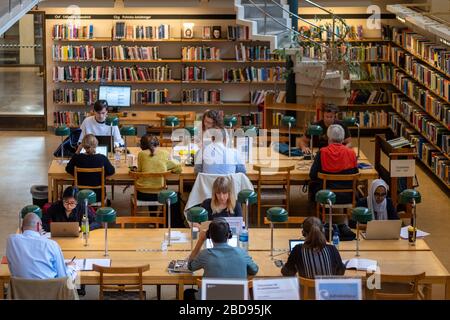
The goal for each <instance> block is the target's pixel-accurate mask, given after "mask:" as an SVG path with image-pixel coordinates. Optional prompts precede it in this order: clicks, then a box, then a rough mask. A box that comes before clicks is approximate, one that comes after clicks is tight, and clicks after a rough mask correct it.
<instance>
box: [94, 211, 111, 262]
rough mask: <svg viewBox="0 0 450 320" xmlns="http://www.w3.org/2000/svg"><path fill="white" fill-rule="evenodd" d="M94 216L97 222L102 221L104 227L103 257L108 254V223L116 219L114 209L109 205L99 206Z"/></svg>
mask: <svg viewBox="0 0 450 320" xmlns="http://www.w3.org/2000/svg"><path fill="white" fill-rule="evenodd" d="M95 218H96V220H97V222H101V223H103V226H104V227H105V257H107V256H108V223H109V222H115V221H116V210H114V209H113V208H110V207H103V208H99V209H98V210H97V212H96V215H95Z"/></svg>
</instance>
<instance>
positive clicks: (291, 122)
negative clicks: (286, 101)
mask: <svg viewBox="0 0 450 320" xmlns="http://www.w3.org/2000/svg"><path fill="white" fill-rule="evenodd" d="M295 121H296V120H295V118H294V117H292V116H283V118H281V123H282V124H284V125H285V126H287V127H288V134H289V158H290V157H291V127H292V126H295Z"/></svg>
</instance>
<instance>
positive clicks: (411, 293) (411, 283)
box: [366, 272, 425, 300]
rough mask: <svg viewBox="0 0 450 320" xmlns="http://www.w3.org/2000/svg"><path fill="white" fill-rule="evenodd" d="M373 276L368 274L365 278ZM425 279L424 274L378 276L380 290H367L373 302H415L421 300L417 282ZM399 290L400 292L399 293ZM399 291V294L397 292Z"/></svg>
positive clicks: (421, 296)
mask: <svg viewBox="0 0 450 320" xmlns="http://www.w3.org/2000/svg"><path fill="white" fill-rule="evenodd" d="M370 276H373V273H370V274H369V273H368V274H367V275H366V278H368V277H370ZM375 276H376V275H375ZM424 278H425V272H422V273H418V274H412V275H388V274H381V275H380V283H381V288H380V289H373V290H370V289H368V288H366V289H367V290H368V293H371V294H370V296H371V297H372V298H373V299H375V300H417V299H419V298H421V299H423V298H424V297H423V295H422V294H421V292H420V291H419V282H420V280H422V279H424ZM400 290H401V291H400ZM399 291H400V292H399Z"/></svg>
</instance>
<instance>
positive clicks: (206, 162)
mask: <svg viewBox="0 0 450 320" xmlns="http://www.w3.org/2000/svg"><path fill="white" fill-rule="evenodd" d="M195 172H203V173H209V174H224V175H225V174H233V173H238V172H242V173H246V169H245V164H244V162H243V161H242V159H241V157H240V156H239V153H238V151H237V150H236V149H233V148H227V147H226V146H225V145H224V144H223V143H211V144H209V145H207V146H206V147H204V148H203V150H199V152H198V153H197V155H196V158H195Z"/></svg>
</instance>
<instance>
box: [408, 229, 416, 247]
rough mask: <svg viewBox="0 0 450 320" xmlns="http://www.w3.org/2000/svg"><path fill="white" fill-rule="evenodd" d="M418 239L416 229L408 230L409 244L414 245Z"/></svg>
mask: <svg viewBox="0 0 450 320" xmlns="http://www.w3.org/2000/svg"><path fill="white" fill-rule="evenodd" d="M416 237H417V229H414V227H409V228H408V242H409V243H413V242H414V239H415V238H416Z"/></svg>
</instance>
